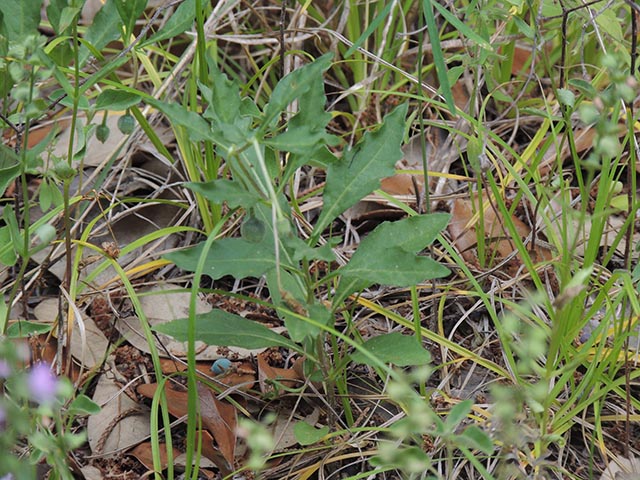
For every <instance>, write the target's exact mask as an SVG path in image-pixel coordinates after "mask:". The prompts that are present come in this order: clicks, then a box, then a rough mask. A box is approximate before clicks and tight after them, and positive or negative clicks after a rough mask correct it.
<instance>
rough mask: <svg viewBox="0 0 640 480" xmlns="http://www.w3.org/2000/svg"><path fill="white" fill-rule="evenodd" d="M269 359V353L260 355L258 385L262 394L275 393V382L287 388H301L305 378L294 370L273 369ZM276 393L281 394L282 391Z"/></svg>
mask: <svg viewBox="0 0 640 480" xmlns="http://www.w3.org/2000/svg"><path fill="white" fill-rule="evenodd" d="M267 359H268V352H263V353H261V354H259V355H258V384H259V385H260V391H261V392H262V393H265V394H267V393H269V394H272V393H274V391H275V389H276V387H275V382H277V383H280V384H282V385H283V386H285V387H287V388H295V387H299V386H300V385H301V384H302V380H303V378H302V377H301V376H300V375H299V374H298V372H297V371H296V370H295V369H294V368H277V367H272V366H271V365H269V362H268V360H267ZM274 381H275V382H274ZM276 393H277V394H279V393H280V391H279V390H278V391H277V392H276Z"/></svg>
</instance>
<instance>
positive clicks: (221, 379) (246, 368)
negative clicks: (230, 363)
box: [160, 358, 256, 390]
mask: <svg viewBox="0 0 640 480" xmlns="http://www.w3.org/2000/svg"><path fill="white" fill-rule="evenodd" d="M160 365H162V373H164V374H165V375H170V374H172V373H176V372H184V371H186V370H187V366H186V365H185V364H184V363H182V362H177V361H174V360H172V359H170V358H161V359H160ZM196 370H198V372H199V373H200V374H201V376H202V377H201V378H203V379H208V378H209V379H210V378H211V377H213V376H214V374H213V373H212V372H211V362H210V361H206V362H197V363H196ZM215 380H216V381H217V382H218V383H220V384H222V385H224V386H225V387H236V386H239V387H238V388H239V389H240V390H250V389H251V388H253V385H254V383H255V380H256V371H255V368H253V366H252V365H251V363H249V362H241V363H240V364H238V365H237V366H236V367H235V368H233V369H230V370H229V373H227V374H225V375H221V376H217V377H216V378H215Z"/></svg>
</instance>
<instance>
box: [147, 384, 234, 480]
mask: <svg viewBox="0 0 640 480" xmlns="http://www.w3.org/2000/svg"><path fill="white" fill-rule="evenodd" d="M157 389H158V384H156V383H148V384H143V385H140V386H138V389H137V390H138V393H140V394H141V395H143V396H145V397H147V398H153V396H154V395H155V392H156V390H157ZM165 395H166V397H167V405H168V408H169V413H171V415H173V416H174V417H177V418H180V417H183V416H185V415H187V413H188V393H187V392H186V391H178V390H174V389H172V388H166V389H165ZM198 397H199V399H200V412H201V415H202V425H203V426H204V427H205V428H206V429H207V431H208V432H209V433H210V434H211V435H212V437H213V439H215V441H216V444H217V446H218V448H217V449H215V448H214V447H213V446H211V448H212V450H210V449H209V448H208V446H203V452H204V453H205V455H206V456H207V458H209V459H210V460H211V461H213V462H215V463H216V465H217V466H218V468H220V470H221V471H222V472H223V473H224V474H225V475H227V474H229V473H231V471H233V465H234V461H235V448H236V425H237V412H236V409H235V407H234V406H233V405H230V404H229V403H227V402H224V401H221V400H218V399H217V398H216V397H215V394H214V393H213V391H212V390H211V389H210V388H209V387H207V386H205V385H204V384H202V383H198ZM204 443H206V442H204ZM216 452H217V453H216Z"/></svg>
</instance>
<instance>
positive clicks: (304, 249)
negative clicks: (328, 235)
mask: <svg viewBox="0 0 640 480" xmlns="http://www.w3.org/2000/svg"><path fill="white" fill-rule="evenodd" d="M281 240H282V243H283V245H284V246H285V248H286V249H287V250H288V251H289V252H291V256H292V259H293V261H294V262H299V261H301V260H323V261H325V262H334V261H335V260H336V256H335V254H334V253H333V250H332V244H331V243H326V244H324V245H322V246H321V247H317V248H313V247H310V246H309V245H308V244H307V242H305V241H304V240H302V239H301V238H299V237H296V236H293V237H286V238H282V239H281ZM334 245H335V244H334Z"/></svg>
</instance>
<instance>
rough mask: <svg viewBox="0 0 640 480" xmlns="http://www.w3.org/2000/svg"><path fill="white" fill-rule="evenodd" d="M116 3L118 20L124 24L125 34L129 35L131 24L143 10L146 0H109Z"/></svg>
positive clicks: (133, 23) (131, 28)
mask: <svg viewBox="0 0 640 480" xmlns="http://www.w3.org/2000/svg"><path fill="white" fill-rule="evenodd" d="M111 1H112V2H113V3H115V4H116V9H117V10H118V15H120V20H122V23H123V24H124V26H125V31H124V33H125V35H127V36H129V35H131V33H132V32H133V26H134V25H135V24H136V20H137V19H138V17H139V16H140V15H141V14H142V12H144V9H145V7H146V6H147V0H111Z"/></svg>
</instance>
